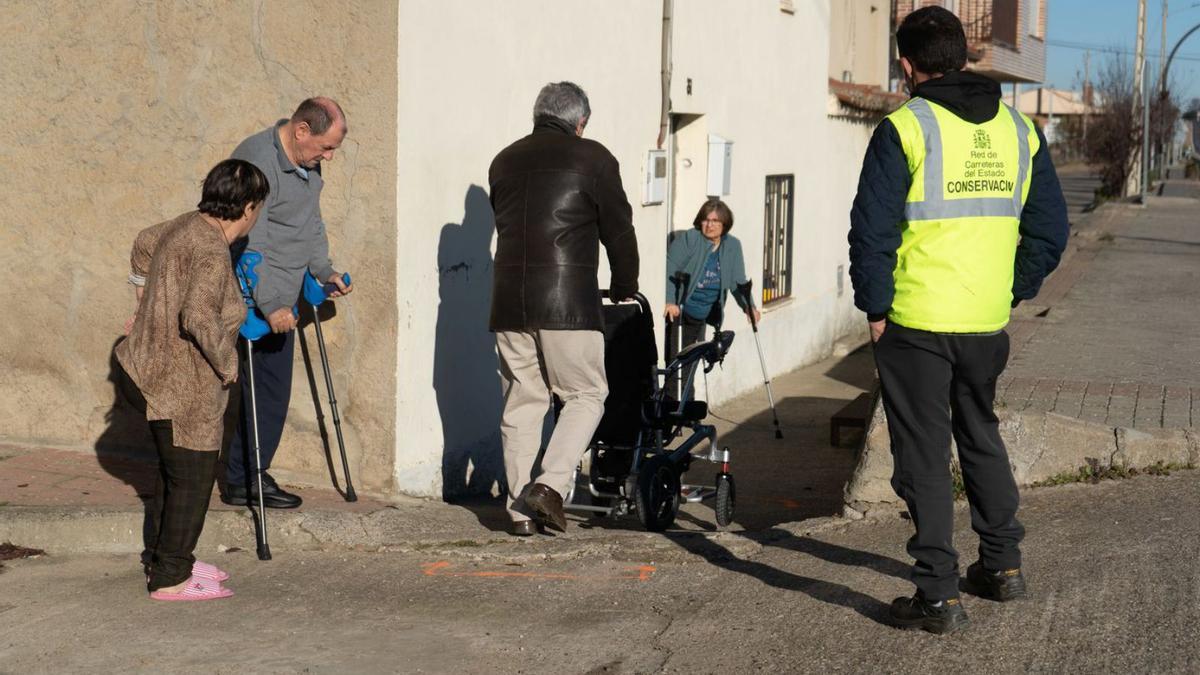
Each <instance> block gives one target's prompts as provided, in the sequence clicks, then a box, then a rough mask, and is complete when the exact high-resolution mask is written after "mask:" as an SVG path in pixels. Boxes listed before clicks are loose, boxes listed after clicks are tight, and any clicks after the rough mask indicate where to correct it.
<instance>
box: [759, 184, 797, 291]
mask: <svg viewBox="0 0 1200 675" xmlns="http://www.w3.org/2000/svg"><path fill="white" fill-rule="evenodd" d="M795 183H796V178H795V176H794V175H792V174H788V175H781V176H767V199H766V219H765V222H764V225H763V283H762V302H763V304H764V305H766V304H767V303H771V302H775V301H776V300H782V299H783V298H786V297H789V296H790V295H791V294H792V210H793V209H792V194H793V192H794V191H795Z"/></svg>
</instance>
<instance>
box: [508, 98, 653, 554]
mask: <svg viewBox="0 0 1200 675" xmlns="http://www.w3.org/2000/svg"><path fill="white" fill-rule="evenodd" d="M590 115H591V108H590V106H589V104H588V99H587V94H585V93H584V91H583V89H581V88H580V87H579V86H578V85H575V84H573V83H571V82H557V83H552V84H548V85H546V86H545V87H543V88H542V90H541V92H540V93H539V94H538V97H537V101H536V102H535V103H534V107H533V121H534V127H533V133H531V134H530V135H528V136H526V137H524V138H522V139H521V140H519V141H517V142H515V143H513V144H512V145H510V146H508V147H507V148H505V149H504V150H502V151H501V152H500V154H499V155H497V156H496V158H495V159H494V160H493V161H492V166H491V169H490V170H489V171H488V181H489V183H490V184H491V199H492V209H493V210H494V211H495V214H496V235H497V242H496V260H495V272H494V274H495V276H494V282H493V291H492V316H491V325H490V327H491V330H492V331H493V332H495V333H496V348H497V351H498V352H499V355H500V374H501V377H502V378H503V382H504V416H503V418H502V420H501V422H500V432H501V437H502V440H503V443H504V469H505V473H506V474H507V478H508V513H509V516H510V517H511V518H512V521H513V524H512V533H513V534H515V535H518V536H525V535H530V534H533V533H534V532H536V531H537V529H538V526H537V525H536V524H535V523H534V521H533V519H534V518H536V519H537V520H538V521H540V522H541V523H542V524H544V525H548V526H550V527H553V528H555V529H558V530H560V531H561V530H565V529H566V524H567V521H566V518H565V517H564V516H563V510H562V493H563V492H564V491H565V490H566V489H567V487H568V484H569V483H570V480H571V475H572V472H573V471H574V469H575V465H576V464H577V463H578V462H579V458H580V456H582V454H583V452H584V450H586V449H587V445H588V443H589V442H590V441H591V438H592V434H593V433H594V432H595V430H596V426H597V425H598V424H599V423H600V418H601V417H602V416H603V414H604V399H605V398H606V397H607V396H608V381H607V378H606V377H605V374H604V335H603V333H602V332H601V331H602V330H603V327H604V321H603V316H602V314H601V311H600V285H599V282H598V280H597V278H596V274H597V269H598V266H599V258H600V250H599V249H600V244H604V248H605V250H606V251H607V253H608V262H609V268H610V269H611V271H612V281H611V283H610V285H609V289H610V293H611V296H612V297H613V298H614V299H625V298H628V297H630V296H632V295H633V294H634V293H635V292H636V291H637V289H638V285H637V278H638V249H637V237H636V236H635V235H634V231H633V222H632V209H631V208H630V206H629V201H628V200H627V199H626V198H625V190H624V189H623V188H622V186H621V175H620V170H619V167H618V165H617V160H616V158H614V157H613V156H612V154H611V153H610V152H609V151H608V150H606V149H605V148H604V146H603V145H601V144H599V143H597V142H595V141H592V140H587V139H584V138H582V136H583V129H584V126H586V125H587V122H588V118H589V117H590ZM551 393H553V394H555V395H557V396H558V397H559V399H561V400H562V402H563V409H562V411H561V412H560V414H559V418H558V423H557V424H556V426H555V429H554V434H553V435H552V436H551V438H550V443H549V444H548V445H547V446H546V452H545V454H544V456H543V457H542V461H541V465H540V466H541V471H540V473H539V474H538V475H537V476H533V475H532V472H533V466H534V463H535V461H536V460H537V457H538V451H539V450H540V447H541V440H542V422H543V420H544V419H545V416H546V411H547V410H549V407H550V400H551V399H550V395H551Z"/></svg>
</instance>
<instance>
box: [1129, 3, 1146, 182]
mask: <svg viewBox="0 0 1200 675" xmlns="http://www.w3.org/2000/svg"><path fill="white" fill-rule="evenodd" d="M1137 25H1138V32H1137V48H1136V49H1135V50H1134V57H1133V115H1134V117H1133V120H1132V122H1133V126H1134V128H1135V129H1136V128H1138V127H1139V126H1141V127H1142V129H1141V131H1142V139H1143V141H1144V140H1145V138H1146V128H1145V127H1144V126H1142V124H1141V122H1139V121H1138V120H1139V119H1140V118H1142V117H1143V115H1142V112H1143V108H1144V106H1145V105H1146V101H1145V98H1144V97H1143V95H1142V94H1143V92H1144V91H1145V77H1146V0H1138V23H1137ZM1132 159H1133V166H1132V167H1131V168H1132V170H1131V171H1130V172H1129V176H1128V177H1126V180H1125V195H1126V196H1133V195H1134V194H1139V193H1141V192H1142V188H1143V187H1144V186H1143V185H1141V183H1142V170H1143V168H1144V166H1143V162H1142V153H1141V152H1138V151H1135V152H1134V156H1133V158H1132Z"/></svg>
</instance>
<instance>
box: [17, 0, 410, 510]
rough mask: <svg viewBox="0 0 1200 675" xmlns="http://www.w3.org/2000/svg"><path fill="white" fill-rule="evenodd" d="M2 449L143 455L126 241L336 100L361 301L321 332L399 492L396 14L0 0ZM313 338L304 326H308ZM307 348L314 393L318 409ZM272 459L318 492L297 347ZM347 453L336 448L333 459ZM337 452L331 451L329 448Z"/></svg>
mask: <svg viewBox="0 0 1200 675" xmlns="http://www.w3.org/2000/svg"><path fill="white" fill-rule="evenodd" d="M0 6H3V8H4V12H3V14H4V17H5V20H4V22H3V24H0V63H3V64H4V65H3V67H0V91H3V92H5V100H6V102H7V103H8V106H9V112H10V114H9V115H8V116H7V121H6V124H4V125H2V126H0V147H3V148H4V157H5V159H6V162H5V164H6V172H5V173H6V176H5V180H3V181H0V204H3V206H4V208H3V215H0V264H2V265H3V267H4V269H5V270H6V272H7V277H8V279H9V290H8V292H7V293H5V295H4V299H3V301H2V302H3V314H2V316H3V321H2V322H0V372H3V373H4V390H5V391H4V395H3V397H2V398H0V438H3V439H6V440H14V441H36V442H40V443H50V444H62V445H73V446H97V445H104V444H111V445H125V446H128V445H140V444H144V442H145V438H146V436H145V432H144V423H142V422H141V421H140V420H138V419H137V417H136V415H133V414H131V413H130V411H128V410H126V409H125V408H124V407H122V406H116V407H114V401H115V400H117V397H116V396H115V394H114V386H113V382H112V368H113V363H114V362H113V361H112V359H111V353H112V348H113V346H114V344H115V342H116V341H117V339H118V338H119V336H120V335H121V332H122V325H123V322H124V320H125V318H126V317H127V316H128V315H129V314H130V313H131V312H132V310H133V293H132V290H131V287H130V286H128V285H127V284H126V282H125V278H126V275H127V274H128V258H129V246H130V243H131V242H132V239H133V237H134V235H135V234H136V233H137V232H138V230H140V229H141V228H143V227H146V226H148V225H151V224H154V223H156V222H159V221H161V220H164V219H167V218H170V217H173V216H175V215H177V214H179V213H182V212H184V211H188V210H191V209H192V208H194V207H195V204H196V202H197V201H198V198H199V187H200V182H201V180H202V179H203V177H204V174H205V173H206V171H207V170H208V169H209V168H210V167H211V166H212V165H213V164H215V163H216V162H217V161H219V160H221V159H223V158H225V157H227V156H228V154H229V153H230V151H232V150H233V148H234V146H235V145H236V144H237V143H238V142H239V141H240V140H241V139H242V138H244V137H245V136H247V135H249V134H251V133H253V132H256V131H258V130H261V129H263V128H264V127H266V126H267V125H269V124H271V123H272V122H274V121H275V120H276V119H278V118H280V117H285V116H287V115H288V114H289V113H290V112H291V110H293V109H294V107H295V105H296V104H297V103H298V102H299V101H300V100H301V99H303V98H305V97H306V96H310V95H314V94H324V95H328V96H332V97H334V98H335V99H337V100H338V101H339V102H340V103H341V104H342V106H343V108H344V109H345V110H346V113H347V116H348V118H349V125H350V135H349V137H348V139H347V140H346V142H345V144H344V145H343V147H342V150H341V151H340V152H339V153H338V154H337V156H336V157H335V158H334V160H333V161H332V162H331V163H329V164H328V165H327V166H326V167H325V178H326V189H325V196H324V200H323V205H322V206H323V213H324V217H325V220H326V221H327V222H328V223H329V225H330V244H331V250H332V252H333V257H334V263H335V265H337V266H338V268H339V269H345V270H348V271H350V272H351V273H352V274H353V275H354V276H355V279H356V284H357V287H356V292H355V294H354V295H353V296H351V298H349V299H348V300H346V301H343V302H340V303H339V307H338V310H339V315H338V316H337V317H336V318H334V319H332V320H330V321H328V322H326V323H325V326H326V331H325V332H326V339H327V340H328V343H329V350H330V354H331V360H332V367H333V372H334V379H335V383H336V385H337V387H338V394H339V403H340V404H341V406H340V407H341V410H342V415H343V418H344V420H345V424H346V431H347V435H348V438H347V442H348V446H349V449H350V451H351V453H352V455H353V457H352V461H353V466H354V468H356V469H357V470H358V476H359V477H360V478H359V479H358V482H361V483H363V484H364V485H365V486H366V487H368V488H374V489H386V488H389V487H390V483H391V474H392V471H391V469H392V463H393V448H394V419H395V381H394V374H395V363H396V357H395V345H396V330H395V326H396V309H395V306H396V303H395V274H394V269H395V238H396V234H395V232H396V230H395V210H396V207H395V204H396V196H395V171H396V164H395V149H396V40H397V28H396V26H397V16H396V7H395V3H391V2H378V1H373V0H349V1H347V2H342V3H337V4H336V5H330V4H328V3H321V2H316V1H315V0H290V1H289V2H286V3H285V2H265V1H259V2H251V1H249V0H240V1H228V2H216V1H209V2H187V3H184V2H178V3H176V2H134V1H133V0H103V1H101V0H95V1H90V2H89V1H84V0H69V1H68V0H61V1H54V0H52V1H47V2H39V3H33V2H3V3H0ZM308 335H309V337H310V339H311V338H312V329H311V327H310V328H309V329H308ZM310 347H311V348H312V350H313V365H314V368H315V375H316V378H317V380H316V381H317V385H318V390H319V391H321V392H322V396H324V394H323V391H324V385H323V383H322V382H321V379H320V378H321V373H320V364H319V357H317V355H316V353H315V349H316V345H315V341H313V342H312V343H311V344H310ZM292 403H293V405H292V412H291V415H290V417H289V425H288V431H287V433H286V434H285V439H284V444H283V446H282V448H281V450H280V454H279V458H278V460H277V465H278V466H279V467H281V468H282V469H284V470H285V471H287V470H290V471H291V472H293V473H294V475H296V476H298V477H301V478H304V479H308V480H312V481H315V482H323V481H325V480H327V475H326V474H325V471H326V469H325V461H324V458H323V456H322V454H321V444H320V441H319V439H318V436H317V434H316V423H315V419H316V418H315V415H314V408H313V405H312V398H311V395H310V393H309V383H308V381H307V379H306V377H305V369H304V364H303V362H302V361H301V358H300V355H299V353H298V354H297V368H296V378H295V382H294V396H293V401H292ZM335 448H336V446H335ZM335 452H336V449H335Z"/></svg>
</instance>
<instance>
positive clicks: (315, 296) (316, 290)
mask: <svg viewBox="0 0 1200 675" xmlns="http://www.w3.org/2000/svg"><path fill="white" fill-rule="evenodd" d="M342 283H344V284H346V285H347V286H349V285H350V274H349V273H348V272H347V273H346V274H343V275H342ZM336 290H338V287H337V284H335V283H332V282H330V283H327V284H325V285H324V286H322V285H321V282H320V281H318V280H317V278H316V277H314V276H313V275H312V273H311V272H310V273H308V274H305V275H304V293H303V295H304V301H305V302H307V303H308V304H310V305H312V306H313V307H319V306H320V305H321V303H323V302H325V301H326V300H328V299H329V295H330V294H331V293H333V292H334V291H336Z"/></svg>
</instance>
